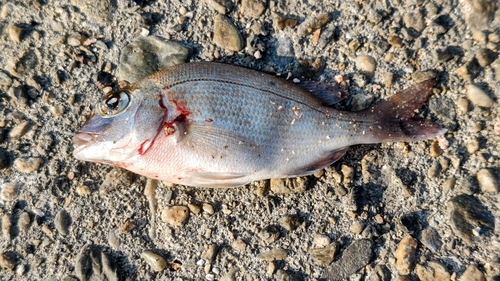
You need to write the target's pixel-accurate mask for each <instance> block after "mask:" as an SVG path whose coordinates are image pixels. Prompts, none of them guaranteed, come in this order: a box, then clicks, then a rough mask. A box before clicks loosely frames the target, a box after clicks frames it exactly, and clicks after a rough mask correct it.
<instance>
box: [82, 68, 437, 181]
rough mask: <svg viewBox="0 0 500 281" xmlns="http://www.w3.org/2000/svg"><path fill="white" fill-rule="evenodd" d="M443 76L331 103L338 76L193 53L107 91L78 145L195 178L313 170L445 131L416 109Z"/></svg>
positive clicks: (87, 153) (158, 172)
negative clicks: (350, 107) (298, 75)
mask: <svg viewBox="0 0 500 281" xmlns="http://www.w3.org/2000/svg"><path fill="white" fill-rule="evenodd" d="M435 84H436V80H433V79H431V80H427V81H424V82H421V83H418V84H415V85H413V86H411V87H410V88H408V89H406V90H403V91H401V92H399V93H397V94H395V95H393V96H392V97H390V98H388V99H387V100H382V101H380V102H377V103H375V104H373V105H371V106H370V107H369V108H367V109H365V110H362V111H356V112H351V111H341V110H337V109H335V108H334V107H333V106H332V105H334V104H335V103H338V102H339V101H340V100H342V98H343V97H345V95H343V94H342V91H340V90H339V88H338V87H336V86H334V85H333V86H332V85H330V86H325V84H324V83H323V85H322V84H317V83H315V82H308V81H302V82H299V83H294V82H293V81H289V80H286V79H284V78H281V77H277V76H276V75H271V74H268V73H263V72H259V71H256V70H252V69H248V68H244V67H239V66H234V65H229V64H222V63H215V62H192V63H185V64H181V65H177V66H173V67H169V68H167V69H164V70H160V71H159V72H156V73H154V74H151V75H150V76H148V77H146V78H144V79H142V80H140V81H138V82H135V83H132V84H125V86H123V87H122V88H120V89H118V90H116V91H112V92H110V93H108V94H106V95H104V96H103V98H102V100H101V101H100V102H98V103H97V105H96V106H95V109H94V111H93V114H92V115H91V116H90V117H89V118H88V119H87V121H86V122H85V123H84V124H83V126H82V127H81V128H80V129H79V130H78V131H77V132H76V134H75V136H74V138H73V143H74V152H73V155H74V157H75V158H76V159H78V160H83V161H91V162H97V163H104V164H110V165H114V166H117V167H121V168H124V169H127V170H129V171H132V172H134V173H137V174H139V175H143V176H146V177H149V178H153V179H158V180H163V181H168V182H171V183H174V184H180V185H187V186H193V187H237V186H243V185H246V184H248V183H251V182H253V181H256V180H263V179H271V178H292V177H299V176H305V175H310V174H313V173H314V172H316V171H318V170H320V169H323V168H324V167H326V166H328V165H331V164H332V163H334V162H335V161H337V160H338V159H340V158H341V157H342V156H343V155H344V154H345V153H346V151H347V149H348V147H350V146H353V145H359V144H374V143H382V142H399V141H421V140H427V139H433V138H436V137H438V136H441V135H443V134H444V133H445V132H446V130H445V129H443V128H441V127H440V126H438V125H435V124H433V123H432V122H429V121H425V120H417V119H415V118H414V115H415V111H416V110H417V109H419V108H420V107H422V106H423V104H424V103H425V102H426V101H427V100H428V98H429V97H430V95H431V94H432V88H433V86H434V85H435Z"/></svg>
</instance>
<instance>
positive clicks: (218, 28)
mask: <svg viewBox="0 0 500 281" xmlns="http://www.w3.org/2000/svg"><path fill="white" fill-rule="evenodd" d="M213 41H214V43H215V44H216V45H217V46H219V47H221V48H222V49H226V50H229V51H235V52H238V51H240V50H241V49H242V48H243V37H242V36H241V34H240V32H239V31H238V29H237V28H236V27H235V26H234V25H233V24H232V23H231V21H230V20H229V19H228V18H226V17H225V16H223V15H217V16H216V17H215V20H214V36H213Z"/></svg>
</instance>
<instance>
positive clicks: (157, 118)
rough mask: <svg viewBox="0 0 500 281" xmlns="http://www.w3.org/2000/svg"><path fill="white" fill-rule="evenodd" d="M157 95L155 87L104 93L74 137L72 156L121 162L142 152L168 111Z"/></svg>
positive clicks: (113, 162)
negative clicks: (162, 105)
mask: <svg viewBox="0 0 500 281" xmlns="http://www.w3.org/2000/svg"><path fill="white" fill-rule="evenodd" d="M152 91H155V92H156V93H157V94H155V95H154V94H153V93H152ZM158 97H159V95H158V91H157V90H154V89H149V90H148V89H146V90H144V89H121V90H118V91H116V92H111V93H108V94H106V95H105V96H104V97H103V99H102V100H101V101H100V102H99V103H98V104H97V105H96V107H95V110H94V112H93V113H92V115H91V116H90V117H89V118H88V119H87V121H86V122H85V124H83V126H82V128H81V129H80V130H78V131H77V133H76V134H75V136H74V138H73V143H74V146H75V149H74V151H73V155H74V156H75V158H77V159H79V160H85V161H92V162H98V163H107V164H112V165H116V166H124V165H125V163H127V162H131V161H133V159H135V158H136V157H138V156H140V155H142V154H143V153H144V152H145V151H146V150H147V149H148V148H149V147H150V146H151V144H152V143H153V141H154V139H155V138H156V136H157V135H158V133H159V132H160V131H161V128H162V125H163V120H164V118H166V115H167V110H166V109H165V108H163V107H161V102H158V99H159V98H158Z"/></svg>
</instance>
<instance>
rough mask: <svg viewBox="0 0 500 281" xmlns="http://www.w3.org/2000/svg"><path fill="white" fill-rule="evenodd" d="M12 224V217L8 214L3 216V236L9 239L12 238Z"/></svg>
mask: <svg viewBox="0 0 500 281" xmlns="http://www.w3.org/2000/svg"><path fill="white" fill-rule="evenodd" d="M11 231H12V222H11V221H10V216H9V215H8V214H4V215H3V216H2V234H3V236H5V238H7V239H9V240H10V239H11V238H12V232H11Z"/></svg>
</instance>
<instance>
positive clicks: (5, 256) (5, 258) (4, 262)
mask: <svg viewBox="0 0 500 281" xmlns="http://www.w3.org/2000/svg"><path fill="white" fill-rule="evenodd" d="M0 267H1V268H3V269H9V270H14V268H15V267H16V260H15V256H14V255H13V254H12V253H10V252H9V253H2V254H1V255H0Z"/></svg>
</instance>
